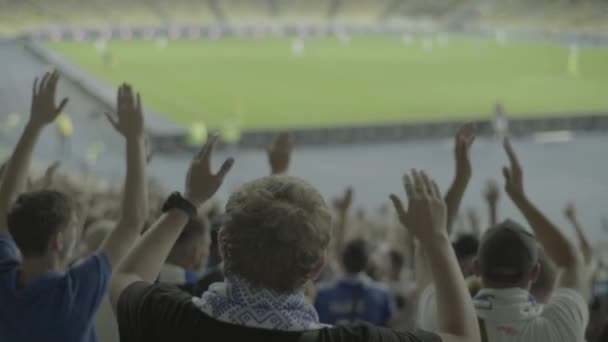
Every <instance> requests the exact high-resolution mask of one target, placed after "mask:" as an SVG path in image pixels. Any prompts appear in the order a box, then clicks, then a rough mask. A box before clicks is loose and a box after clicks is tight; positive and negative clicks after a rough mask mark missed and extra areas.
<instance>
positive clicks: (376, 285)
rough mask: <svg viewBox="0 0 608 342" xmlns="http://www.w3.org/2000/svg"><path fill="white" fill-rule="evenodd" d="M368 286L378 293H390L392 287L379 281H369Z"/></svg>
mask: <svg viewBox="0 0 608 342" xmlns="http://www.w3.org/2000/svg"><path fill="white" fill-rule="evenodd" d="M368 288H369V289H371V290H372V291H375V292H378V293H384V294H387V295H388V294H389V293H390V288H389V287H388V285H386V284H383V283H380V282H377V281H373V282H371V283H369V285H368Z"/></svg>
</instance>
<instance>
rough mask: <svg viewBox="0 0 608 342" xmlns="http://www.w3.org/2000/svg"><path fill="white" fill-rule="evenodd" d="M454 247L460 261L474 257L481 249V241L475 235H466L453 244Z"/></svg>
mask: <svg viewBox="0 0 608 342" xmlns="http://www.w3.org/2000/svg"><path fill="white" fill-rule="evenodd" d="M452 247H453V248H454V252H455V253H456V257H457V258H458V259H461V258H467V257H474V256H476V255H477V250H478V249H479V239H478V238H477V237H476V236H475V235H473V234H464V235H461V236H459V237H458V239H456V241H454V243H452Z"/></svg>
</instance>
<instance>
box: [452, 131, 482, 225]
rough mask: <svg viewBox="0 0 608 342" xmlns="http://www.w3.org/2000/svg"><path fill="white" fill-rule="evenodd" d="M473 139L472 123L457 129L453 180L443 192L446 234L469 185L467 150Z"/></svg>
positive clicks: (470, 167)
mask: <svg viewBox="0 0 608 342" xmlns="http://www.w3.org/2000/svg"><path fill="white" fill-rule="evenodd" d="M473 141H475V126H474V125H473V124H467V125H464V126H463V127H462V128H460V130H458V133H457V134H456V141H455V143H454V145H455V146H454V159H455V161H456V170H455V175H454V180H453V181H452V185H451V186H450V188H449V189H448V192H447V193H446V194H445V203H446V205H447V208H448V214H447V215H448V216H447V229H448V235H449V234H451V232H452V225H453V224H454V221H455V219H456V216H457V215H458V209H459V208H460V202H462V197H463V196H464V192H465V191H466V189H467V186H468V185H469V180H471V173H472V166H471V158H470V156H469V154H470V153H469V151H470V149H471V145H472V144H473Z"/></svg>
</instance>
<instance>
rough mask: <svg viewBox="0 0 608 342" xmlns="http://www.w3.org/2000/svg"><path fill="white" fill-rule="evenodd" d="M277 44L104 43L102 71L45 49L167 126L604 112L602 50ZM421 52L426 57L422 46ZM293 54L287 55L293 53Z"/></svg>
mask: <svg viewBox="0 0 608 342" xmlns="http://www.w3.org/2000/svg"><path fill="white" fill-rule="evenodd" d="M303 43H304V44H303V49H302V51H301V55H297V54H296V53H294V49H295V50H297V49H298V47H294V41H293V40H292V39H288V38H264V39H238V38H225V39H220V40H215V41H211V40H201V41H170V42H169V43H168V45H167V46H166V47H165V48H162V47H160V46H159V44H158V43H157V42H154V41H129V42H126V41H111V42H109V43H108V51H110V53H111V55H112V59H113V66H112V67H107V66H104V63H103V61H102V57H101V55H100V54H99V53H98V52H97V50H96V48H95V46H94V44H93V43H92V42H82V43H77V42H62V43H53V44H51V45H50V46H51V48H52V49H55V50H56V51H58V52H60V53H62V54H63V55H65V56H66V57H67V58H68V59H70V60H72V61H74V62H76V63H78V64H79V65H81V66H82V67H83V68H84V69H85V70H88V71H90V72H92V73H94V74H95V75H97V76H99V77H101V78H102V79H105V80H107V81H109V82H110V83H111V84H113V85H117V84H119V83H120V82H122V81H128V82H130V83H132V84H133V85H134V86H135V87H136V88H137V89H138V90H140V92H141V94H142V97H143V100H144V102H145V104H146V106H148V107H151V108H154V109H155V110H157V111H159V112H160V113H162V114H164V115H167V116H169V117H171V118H173V119H174V120H175V121H177V122H178V123H182V124H185V125H187V124H189V123H192V122H195V121H201V120H202V121H204V122H205V123H206V125H207V126H208V128H210V129H217V128H221V127H223V126H225V125H227V123H228V122H238V123H239V126H240V127H242V128H243V129H266V128H272V129H275V128H296V127H328V126H351V125H366V124H390V123H393V122H395V123H396V122H416V121H438V120H452V119H471V118H482V117H490V116H491V115H492V114H491V112H492V108H493V105H494V103H495V102H496V101H498V100H499V101H501V102H502V103H503V104H504V105H505V107H506V110H507V112H508V113H509V115H511V116H521V115H528V116H534V115H541V114H547V113H554V114H551V115H558V114H560V113H561V114H571V113H572V112H577V111H578V112H588V111H606V110H608V50H605V49H591V48H581V49H580V51H579V53H578V75H577V74H575V73H573V71H572V72H569V70H571V68H570V67H569V54H570V52H569V48H568V47H567V46H558V45H551V44H543V43H529V42H526V43H524V42H508V43H507V44H506V45H501V44H499V43H498V42H496V41H494V40H483V39H468V38H454V37H450V39H448V40H446V41H444V42H443V44H440V41H439V40H438V39H435V40H433V41H432V48H429V46H428V44H429V42H426V43H424V42H423V40H422V39H417V38H414V40H413V42H412V43H411V44H406V43H405V41H404V39H402V37H398V36H394V37H356V36H355V37H352V38H351V40H350V42H348V43H347V42H344V41H340V40H338V39H337V38H314V39H307V40H305V41H303ZM425 44H426V45H427V46H426V48H425V47H424V45H425ZM295 45H297V44H295Z"/></svg>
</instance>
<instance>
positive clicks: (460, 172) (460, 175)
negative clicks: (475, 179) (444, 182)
mask: <svg viewBox="0 0 608 342" xmlns="http://www.w3.org/2000/svg"><path fill="white" fill-rule="evenodd" d="M472 174H473V172H472V171H471V169H467V168H462V167H458V168H456V176H455V177H454V182H456V183H466V182H468V181H469V180H470V179H471V177H472Z"/></svg>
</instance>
